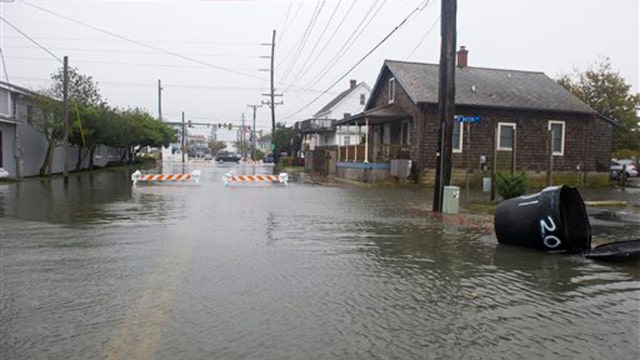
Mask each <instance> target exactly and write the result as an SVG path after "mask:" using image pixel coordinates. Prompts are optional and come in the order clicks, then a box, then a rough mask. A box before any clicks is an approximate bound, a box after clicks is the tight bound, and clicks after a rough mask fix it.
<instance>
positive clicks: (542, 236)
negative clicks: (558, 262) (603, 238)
mask: <svg viewBox="0 0 640 360" xmlns="http://www.w3.org/2000/svg"><path fill="white" fill-rule="evenodd" d="M494 226H495V231H496V236H497V237H498V242H499V243H501V244H511V245H519V246H526V247H530V248H535V249H540V250H545V251H554V252H569V253H584V252H586V251H589V250H590V249H591V226H590V225H589V217H588V216H587V211H586V209H585V206H584V202H583V201H582V197H581V196H580V193H579V192H578V190H577V189H576V188H574V187H571V186H566V185H560V186H550V187H547V188H545V189H544V190H542V191H541V192H539V193H536V194H532V195H523V196H520V197H517V198H513V199H508V200H505V201H502V202H501V203H500V204H499V205H498V208H497V209H496V215H495V217H494Z"/></svg>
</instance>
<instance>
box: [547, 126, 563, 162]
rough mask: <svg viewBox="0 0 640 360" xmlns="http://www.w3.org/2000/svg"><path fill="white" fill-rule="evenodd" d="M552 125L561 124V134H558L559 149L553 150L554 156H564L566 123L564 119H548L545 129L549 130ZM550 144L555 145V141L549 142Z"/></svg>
mask: <svg viewBox="0 0 640 360" xmlns="http://www.w3.org/2000/svg"><path fill="white" fill-rule="evenodd" d="M552 125H561V126H562V135H561V136H560V151H555V149H554V150H553V155H554V156H564V133H565V129H566V125H565V122H564V121H560V120H549V124H548V125H547V130H549V131H550V130H551V126H552ZM551 144H552V145H551V146H553V145H555V141H552V142H551Z"/></svg>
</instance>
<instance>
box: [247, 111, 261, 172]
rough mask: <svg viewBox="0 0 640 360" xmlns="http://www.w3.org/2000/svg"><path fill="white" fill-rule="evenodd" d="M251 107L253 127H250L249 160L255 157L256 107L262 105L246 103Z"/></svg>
mask: <svg viewBox="0 0 640 360" xmlns="http://www.w3.org/2000/svg"><path fill="white" fill-rule="evenodd" d="M247 107H250V108H252V109H253V128H251V160H255V159H256V109H258V108H261V107H262V105H247Z"/></svg>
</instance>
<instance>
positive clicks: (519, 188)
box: [496, 172, 527, 200]
mask: <svg viewBox="0 0 640 360" xmlns="http://www.w3.org/2000/svg"><path fill="white" fill-rule="evenodd" d="M496 191H497V192H498V194H499V195H500V196H502V198H503V199H505V200H507V199H511V198H514V197H518V196H522V195H524V194H525V193H526V191H527V175H526V174H525V173H523V172H521V173H516V174H511V173H497V174H496Z"/></svg>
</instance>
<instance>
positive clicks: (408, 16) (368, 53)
mask: <svg viewBox="0 0 640 360" xmlns="http://www.w3.org/2000/svg"><path fill="white" fill-rule="evenodd" d="M430 1H431V0H426V1H425V3H424V5H423V6H421V7H417V8H415V9H414V10H413V11H412V12H411V13H409V15H407V16H406V17H405V18H404V19H403V20H402V21H401V22H400V24H398V25H397V26H396V27H395V28H393V30H391V31H390V32H389V33H388V34H387V35H386V36H385V37H384V38H383V39H382V40H380V42H378V44H377V45H376V46H374V47H373V48H372V49H371V50H369V52H367V53H366V54H365V55H364V56H363V57H362V58H361V59H360V60H358V62H356V63H355V64H354V65H353V66H352V67H351V68H350V69H349V70H347V72H346V73H344V75H342V76H341V77H340V78H339V79H338V80H336V81H335V82H334V83H333V84H331V86H329V87H328V88H327V89H326V91H329V90H331V89H332V88H333V87H334V86H336V85H337V84H338V83H339V82H340V81H342V79H344V78H345V77H347V75H349V73H351V71H353V69H355V68H356V67H357V66H358V65H360V64H361V63H362V62H363V61H364V60H365V59H366V58H367V57H369V55H371V54H372V53H373V52H374V51H375V50H376V49H378V48H379V47H380V46H381V45H382V44H383V43H384V42H386V41H387V40H388V39H389V38H390V37H391V35H393V34H394V33H395V32H396V31H398V29H400V28H401V27H402V26H403V25H404V24H406V23H407V21H408V20H409V19H410V18H411V16H413V14H415V13H416V12H419V11H422V10H424V9H425V7H426V6H427V5H428V4H429V2H430ZM323 95H324V93H322V94H320V95H318V96H317V97H316V98H314V99H313V100H312V101H311V102H309V103H308V104H306V105H305V106H304V107H302V108H301V109H300V110H298V111H296V112H294V113H293V114H291V115H289V116H286V117H285V118H284V120H286V119H289V118H291V117H293V116H294V115H297V114H299V113H300V112H302V111H303V110H304V109H306V108H307V107H309V106H310V105H311V104H313V103H314V102H316V101H317V100H318V99H320V97H322V96H323Z"/></svg>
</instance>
